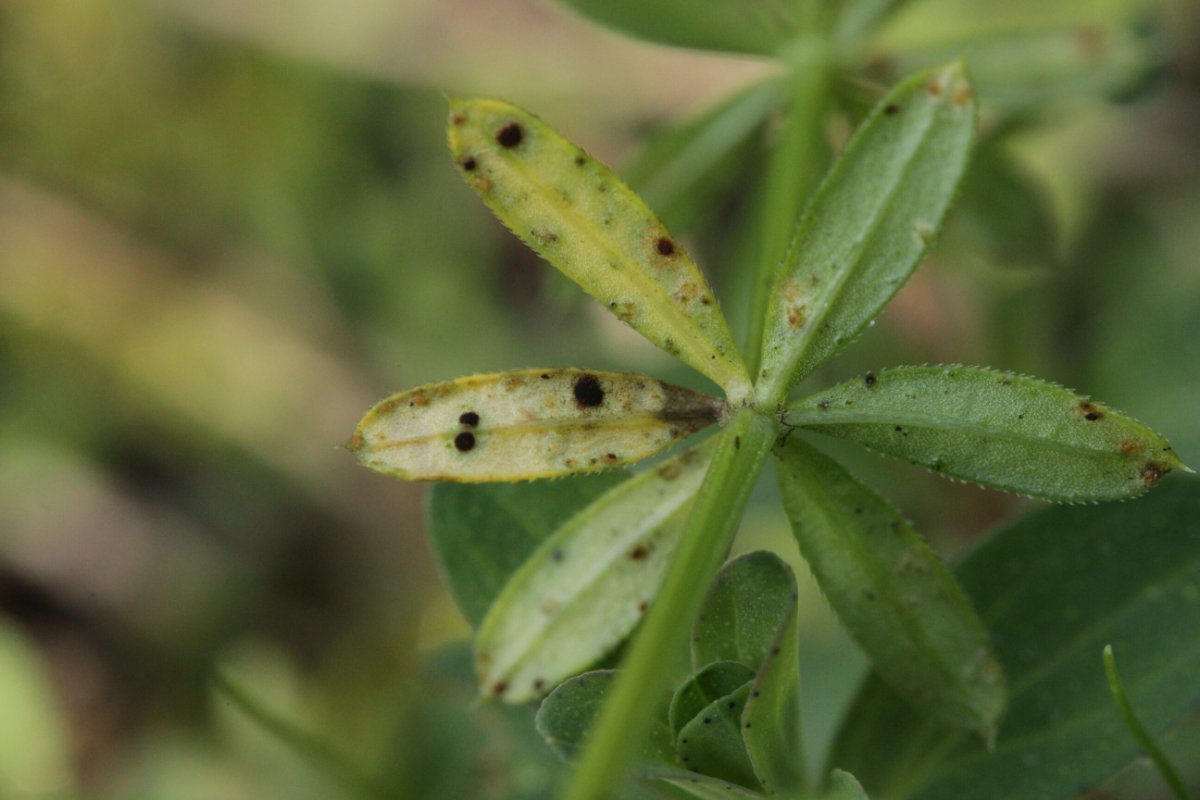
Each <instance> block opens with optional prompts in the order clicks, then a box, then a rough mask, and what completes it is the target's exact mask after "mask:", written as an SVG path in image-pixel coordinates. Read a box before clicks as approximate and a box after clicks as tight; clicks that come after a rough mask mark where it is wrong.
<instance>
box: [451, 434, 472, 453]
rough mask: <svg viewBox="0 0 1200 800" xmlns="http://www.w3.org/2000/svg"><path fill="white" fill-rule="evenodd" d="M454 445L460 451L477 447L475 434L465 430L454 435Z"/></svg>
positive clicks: (463, 451)
mask: <svg viewBox="0 0 1200 800" xmlns="http://www.w3.org/2000/svg"><path fill="white" fill-rule="evenodd" d="M454 447H455V448H456V449H457V450H458V451H459V452H460V453H465V452H467V451H468V450H473V449H474V448H475V434H473V433H466V432H464V433H460V434H459V435H458V436H455V437H454Z"/></svg>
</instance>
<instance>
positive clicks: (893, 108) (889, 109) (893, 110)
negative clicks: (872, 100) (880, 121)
mask: <svg viewBox="0 0 1200 800" xmlns="http://www.w3.org/2000/svg"><path fill="white" fill-rule="evenodd" d="M883 113H884V114H887V115H888V116H889V117H894V116H896V115H897V114H899V113H900V106H898V105H896V104H895V103H888V104H887V105H886V106H884V107H883Z"/></svg>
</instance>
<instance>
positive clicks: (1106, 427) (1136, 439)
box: [785, 366, 1183, 502]
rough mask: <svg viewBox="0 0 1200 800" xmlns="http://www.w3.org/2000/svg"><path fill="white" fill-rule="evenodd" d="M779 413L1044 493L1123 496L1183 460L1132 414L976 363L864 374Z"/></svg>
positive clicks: (920, 460) (1079, 497)
mask: <svg viewBox="0 0 1200 800" xmlns="http://www.w3.org/2000/svg"><path fill="white" fill-rule="evenodd" d="M785 420H786V421H787V423H788V424H789V425H798V426H804V427H806V428H810V429H812V430H815V431H817V432H819V433H824V434H827V435H830V436H836V437H838V438H842V439H850V440H852V441H856V442H858V443H860V444H863V445H865V446H867V447H869V448H871V449H872V450H877V451H879V452H881V453H887V454H888V455H892V456H896V457H897V458H903V459H905V460H908V461H911V462H913V463H915V464H922V465H924V466H927V467H929V468H930V469H932V470H934V471H936V472H939V473H941V474H944V475H947V476H949V477H952V478H958V479H961V480H968V481H973V482H975V483H979V484H983V485H984V486H992V487H995V488H997V489H1004V490H1006V491H1012V492H1020V493H1022V494H1029V495H1033V496H1035V497H1041V498H1045V499H1047V500H1060V501H1068V502H1083V501H1096V500H1113V499H1119V498H1122V497H1130V496H1132V495H1136V494H1139V493H1141V492H1143V491H1145V490H1146V489H1147V488H1149V487H1150V486H1153V485H1154V484H1155V483H1157V482H1158V480H1159V478H1161V477H1162V476H1163V475H1165V474H1166V473H1167V472H1169V471H1171V470H1172V469H1175V468H1178V467H1182V466H1183V465H1182V464H1181V463H1180V461H1179V459H1178V457H1176V455H1175V453H1174V452H1173V451H1172V450H1171V448H1170V446H1169V445H1168V444H1167V442H1166V441H1165V440H1164V439H1163V438H1162V437H1161V436H1159V435H1158V434H1156V433H1154V431H1152V430H1150V429H1149V428H1147V427H1146V426H1145V425H1143V424H1141V423H1140V422H1138V421H1137V420H1134V419H1131V418H1130V417H1128V416H1125V415H1124V414H1121V413H1120V412H1118V411H1114V410H1112V409H1110V408H1108V407H1106V406H1103V405H1100V404H1099V403H1095V402H1092V401H1091V400H1090V399H1089V398H1087V397H1082V396H1080V395H1077V394H1075V393H1074V392H1070V391H1068V390H1066V389H1063V388H1061V387H1059V386H1054V385H1052V384H1049V383H1045V382H1043V381H1039V380H1036V379H1034V378H1027V377H1024V376H1021V375H1013V374H1010V373H1004V372H993V371H991V370H987V369H979V368H974V367H961V366H951V367H900V368H898V369H890V370H881V371H879V372H877V373H870V372H869V373H867V374H866V376H864V377H862V378H858V379H855V380H852V381H847V382H846V383H842V384H839V385H837V386H835V387H833V388H832V389H829V390H828V391H825V392H821V393H820V394H815V395H812V396H810V397H807V398H804V399H803V400H800V401H798V402H796V403H793V404H792V405H791V406H790V407H789V409H788V412H787V415H786V417H785Z"/></svg>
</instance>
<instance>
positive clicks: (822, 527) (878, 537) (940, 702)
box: [776, 436, 1005, 740]
mask: <svg viewBox="0 0 1200 800" xmlns="http://www.w3.org/2000/svg"><path fill="white" fill-rule="evenodd" d="M776 453H777V455H778V456H779V464H778V470H777V473H778V476H779V487H780V491H781V493H782V495H783V502H784V507H785V508H786V510H787V513H788V517H789V518H790V519H791V522H792V530H793V532H794V533H795V535H796V542H797V543H798V544H799V545H800V552H801V554H803V556H804V558H805V560H806V561H807V562H808V565H809V567H810V568H811V569H812V572H813V576H814V577H815V578H816V579H817V583H818V584H819V585H820V587H821V591H822V592H823V593H824V594H825V596H826V597H827V598H828V599H829V603H830V605H832V606H833V608H834V610H835V611H837V613H838V616H839V617H840V618H841V620H842V622H843V623H844V624H845V625H846V627H847V629H848V630H849V631H850V633H851V635H853V636H854V638H855V639H856V640H857V641H858V643H859V644H860V645H861V646H862V648H863V650H865V651H866V652H867V655H868V656H870V658H871V663H872V664H873V665H874V667H875V669H876V670H877V671H878V672H879V674H880V675H882V676H883V678H884V679H885V680H886V681H888V683H890V684H891V685H892V686H894V687H895V688H896V689H897V690H898V691H899V692H900V693H901V695H902V696H904V697H905V698H906V699H907V700H908V701H909V702H911V703H912V704H913V705H914V706H916V707H918V708H921V709H924V710H925V711H926V712H927V713H929V714H930V715H932V716H933V717H935V718H937V719H939V720H940V721H942V722H943V723H945V724H947V725H951V726H954V727H958V728H970V729H972V730H975V731H977V732H979V733H980V735H982V736H983V737H984V738H986V739H988V740H990V739H991V738H992V737H994V736H995V733H996V727H997V724H998V723H999V720H1000V715H1001V713H1002V711H1003V709H1004V699H1005V689H1004V674H1003V672H1002V671H1001V669H1000V665H999V664H998V663H997V661H996V659H995V657H994V656H993V655H992V651H991V647H990V646H989V643H988V637H987V632H986V631H985V630H984V627H983V623H982V622H980V620H979V617H978V616H976V614H975V612H974V610H973V609H972V608H971V604H970V602H968V600H967V598H966V596H965V595H964V594H963V591H962V589H960V588H959V586H958V582H957V581H955V579H954V576H953V575H951V574H950V571H949V570H947V569H946V568H945V567H944V566H943V565H942V563H941V561H939V560H938V557H937V556H936V555H935V554H934V553H933V551H932V550H930V549H929V547H928V546H927V545H926V544H925V543H924V542H923V541H922V540H921V537H920V536H918V535H917V533H916V532H915V531H914V530H913V529H912V528H911V527H910V526H909V525H908V523H907V522H905V521H904V519H902V518H901V517H900V515H899V514H898V513H897V512H896V511H895V509H893V508H892V507H891V506H890V505H889V504H888V503H887V502H886V501H885V500H883V498H881V497H879V495H877V494H875V493H874V492H873V491H871V490H870V489H868V488H867V487H866V486H864V485H862V484H861V483H859V482H858V481H857V480H855V479H854V478H853V477H852V476H851V475H849V474H848V473H847V472H846V471H845V470H844V469H842V467H841V466H840V465H838V464H837V462H835V461H832V460H831V459H829V458H827V457H825V456H823V455H821V454H820V453H818V452H817V451H816V450H814V449H812V448H811V447H809V446H808V445H806V444H804V443H803V442H801V441H800V440H799V439H798V438H797V437H794V436H793V437H792V438H791V439H789V440H788V442H787V443H786V444H785V445H784V446H782V447H781V448H779V449H777V450H776Z"/></svg>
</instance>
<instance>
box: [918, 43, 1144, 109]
mask: <svg viewBox="0 0 1200 800" xmlns="http://www.w3.org/2000/svg"><path fill="white" fill-rule="evenodd" d="M952 58H961V59H963V60H965V61H966V62H967V65H968V67H969V68H970V70H971V77H972V80H973V81H974V83H975V88H976V90H977V91H978V93H979V97H980V98H981V100H982V102H983V103H984V105H985V106H988V107H989V108H991V107H999V108H1001V109H1003V110H1004V111H1007V112H1028V111H1032V110H1041V109H1051V110H1053V109H1055V108H1062V107H1064V105H1066V104H1077V103H1079V102H1080V101H1082V100H1095V99H1098V98H1111V97H1115V96H1118V95H1121V94H1123V93H1125V92H1128V91H1129V90H1130V89H1132V88H1133V87H1135V86H1136V85H1138V84H1139V83H1141V82H1144V81H1145V80H1146V77H1147V76H1148V75H1149V74H1150V73H1151V72H1152V71H1153V70H1154V69H1156V68H1157V67H1158V65H1159V64H1160V63H1161V62H1162V60H1163V55H1162V53H1161V52H1159V48H1158V47H1157V45H1156V44H1155V42H1154V40H1153V39H1151V38H1150V37H1147V36H1144V35H1139V34H1137V33H1135V32H1134V31H1132V30H1130V29H1121V28H1114V29H1104V28H1098V27H1092V26H1077V27H1070V28H1047V29H1031V30H1013V31H1004V32H1000V33H992V34H984V35H976V36H972V37H970V38H967V39H962V40H958V41H951V42H944V43H938V44H933V45H930V46H926V47H922V48H916V49H909V50H908V51H906V52H905V53H904V55H903V56H901V57H900V64H899V65H898V68H899V70H900V71H901V72H903V71H907V70H909V69H915V68H917V67H919V66H923V65H926V64H940V63H944V62H945V61H947V60H949V59H952Z"/></svg>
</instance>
